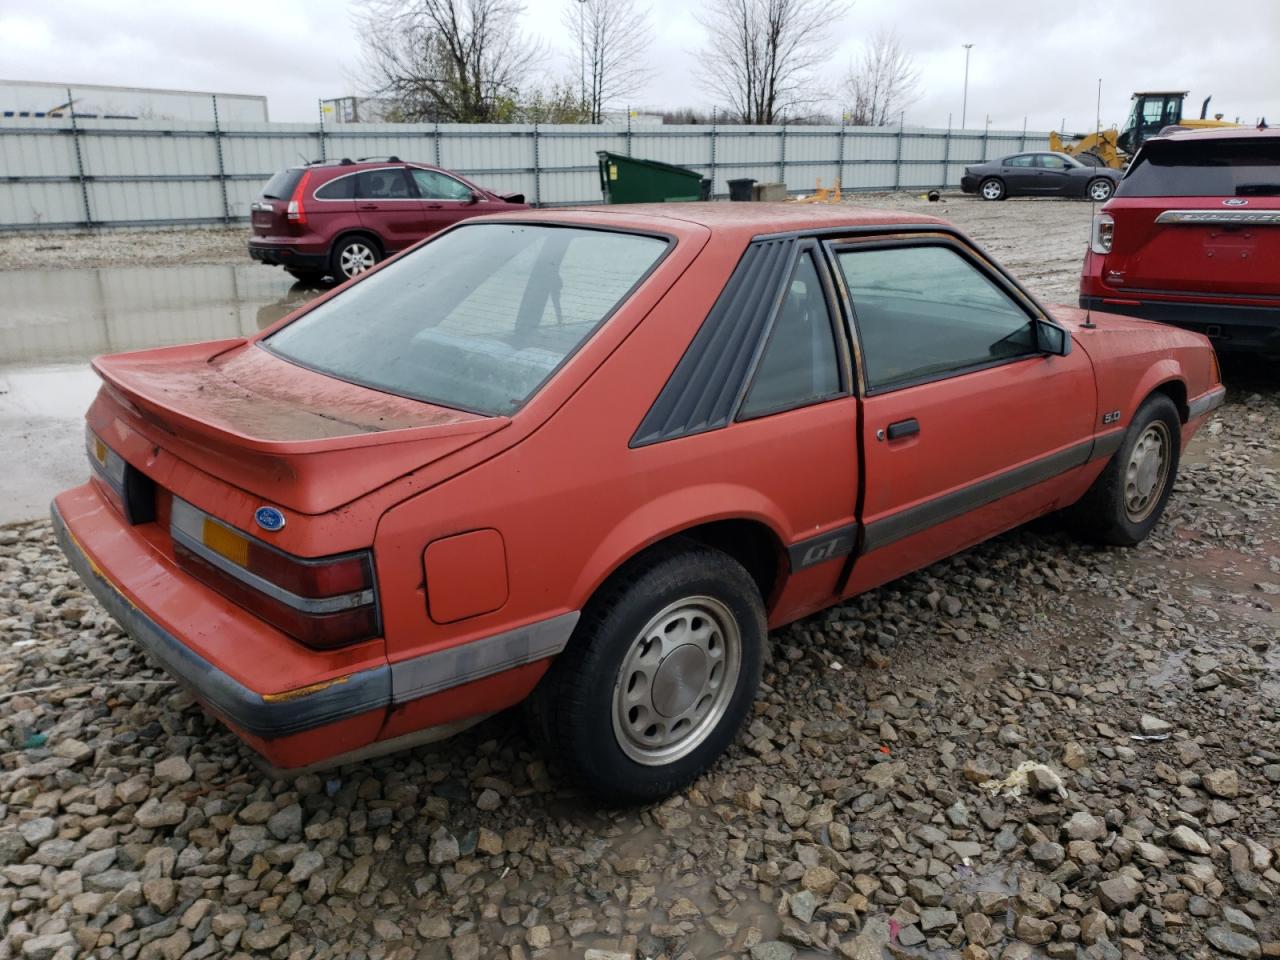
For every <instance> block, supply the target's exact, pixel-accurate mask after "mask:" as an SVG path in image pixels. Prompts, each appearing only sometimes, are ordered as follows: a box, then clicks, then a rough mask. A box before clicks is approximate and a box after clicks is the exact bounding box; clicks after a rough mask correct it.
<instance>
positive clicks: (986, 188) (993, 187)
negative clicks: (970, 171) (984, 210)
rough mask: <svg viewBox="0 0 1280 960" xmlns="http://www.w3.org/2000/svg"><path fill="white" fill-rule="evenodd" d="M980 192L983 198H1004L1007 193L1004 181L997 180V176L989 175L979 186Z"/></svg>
mask: <svg viewBox="0 0 1280 960" xmlns="http://www.w3.org/2000/svg"><path fill="white" fill-rule="evenodd" d="M978 193H979V194H980V195H981V196H982V199H983V200H1003V199H1004V194H1005V190H1004V181H1003V180H997V179H996V178H995V177H988V178H987V179H986V180H983V181H982V183H981V185H980V186H979V187H978Z"/></svg>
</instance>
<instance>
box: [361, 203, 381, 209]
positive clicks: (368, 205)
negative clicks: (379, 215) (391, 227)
mask: <svg viewBox="0 0 1280 960" xmlns="http://www.w3.org/2000/svg"><path fill="white" fill-rule="evenodd" d="M360 209H361V210H377V209H378V205H377V204H376V203H362V204H360Z"/></svg>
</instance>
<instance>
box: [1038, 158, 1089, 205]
mask: <svg viewBox="0 0 1280 960" xmlns="http://www.w3.org/2000/svg"><path fill="white" fill-rule="evenodd" d="M1078 192H1082V188H1080V187H1079V186H1078V185H1077V184H1076V182H1075V180H1074V178H1073V177H1072V176H1071V164H1070V163H1068V162H1067V161H1066V160H1064V159H1062V157H1059V156H1055V155H1054V154H1052V153H1037V154H1036V193H1041V194H1045V195H1046V196H1055V197H1069V196H1072V195H1073V194H1076V193H1078Z"/></svg>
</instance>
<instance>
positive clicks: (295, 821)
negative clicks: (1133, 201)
mask: <svg viewBox="0 0 1280 960" xmlns="http://www.w3.org/2000/svg"><path fill="white" fill-rule="evenodd" d="M893 202H895V203H898V204H907V203H916V202H918V201H912V200H907V199H898V200H895V201H893ZM920 205H921V206H922V207H925V206H926V205H925V204H923V203H921V204H920ZM927 206H928V207H929V208H931V212H932V210H933V209H938V208H939V207H941V208H942V210H943V211H944V215H949V216H951V217H952V218H953V219H955V220H956V221H957V222H959V223H960V225H961V226H963V227H965V228H967V229H969V230H970V231H972V232H973V234H974V235H975V236H976V237H977V239H979V240H980V241H983V242H986V243H987V245H988V248H989V249H990V250H991V251H992V252H993V253H994V254H995V255H996V256H998V257H999V258H1001V259H1002V260H1004V261H1005V262H1006V263H1009V264H1010V265H1012V266H1013V267H1014V269H1015V270H1017V269H1018V265H1019V260H1020V259H1024V258H1025V259H1026V260H1027V261H1030V260H1032V259H1033V258H1034V259H1036V260H1037V263H1036V264H1028V265H1029V266H1030V267H1032V268H1033V269H1030V270H1027V269H1024V270H1022V271H1020V272H1021V274H1022V276H1023V278H1024V279H1027V280H1029V281H1030V285H1031V286H1032V288H1033V289H1034V290H1036V291H1037V292H1038V293H1041V294H1043V295H1044V296H1045V297H1046V298H1048V299H1068V300H1069V299H1070V294H1071V293H1072V291H1073V288H1074V274H1073V271H1074V270H1075V269H1076V267H1075V262H1076V258H1077V257H1078V253H1079V247H1080V245H1081V244H1082V243H1083V231H1084V229H1085V228H1086V227H1087V221H1088V207H1087V205H1083V204H1066V203H1061V204H1060V203H1036V204H1027V203H1018V202H1009V203H1004V204H978V203H975V202H970V201H956V202H953V203H944V204H932V205H927ZM1066 234H1070V236H1065V235H1066ZM997 235H998V236H999V237H1003V238H1004V239H1003V240H1000V239H997ZM1059 235H1061V236H1063V238H1062V239H1060V240H1053V241H1049V240H1046V239H1045V238H1046V237H1048V236H1059ZM1010 238H1020V239H1010ZM1037 244H1039V246H1037ZM1049 244H1052V247H1050V248H1049V252H1046V247H1047V245H1049ZM1037 250H1039V251H1040V252H1039V253H1037V252H1036V251H1037ZM1040 261H1043V262H1040ZM1032 276H1034V277H1035V279H1034V280H1032V279H1031V278H1032ZM1068 280H1069V281H1070V282H1068ZM1229 377H1230V379H1231V382H1232V386H1233V388H1234V389H1233V394H1232V398H1231V402H1230V403H1229V404H1228V405H1227V406H1226V407H1225V408H1223V410H1222V411H1221V412H1220V413H1219V414H1218V415H1217V416H1216V417H1215V418H1214V420H1213V421H1212V422H1211V423H1210V424H1209V425H1208V427H1207V428H1206V429H1205V430H1203V431H1202V433H1201V436H1200V438H1198V439H1197V441H1196V443H1195V444H1194V445H1193V446H1192V447H1191V448H1190V449H1189V450H1188V452H1187V455H1186V458H1185V459H1184V464H1183V469H1182V472H1181V474H1180V477H1179V482H1178V485H1177V488H1176V490H1175V494H1174V497H1173V499H1172V501H1171V503H1170V508H1169V510H1168V512H1167V514H1166V516H1165V519H1164V521H1163V522H1162V523H1161V524H1160V526H1159V527H1158V528H1157V531H1156V533H1155V534H1154V535H1153V536H1152V538H1151V539H1150V540H1149V541H1148V542H1147V543H1145V544H1143V545H1142V546H1141V547H1139V548H1137V549H1135V550H1098V549H1093V548H1088V547H1083V546H1080V545H1078V544H1077V543H1076V542H1075V541H1073V540H1072V539H1071V538H1070V536H1069V535H1068V533H1067V532H1066V531H1064V530H1063V529H1061V527H1060V525H1059V524H1058V523H1057V522H1056V521H1053V520H1048V521H1043V522H1041V523H1038V524H1036V525H1034V526H1033V527H1031V528H1027V529H1022V530H1019V531H1015V532H1013V533H1011V534H1008V535H1006V536H1003V537H1001V538H998V539H997V540H994V541H992V542H990V543H987V544H985V545H983V546H981V547H978V548H975V549H973V550H970V551H968V552H966V553H964V554H962V555H960V556H958V557H955V558H952V559H950V560H947V561H944V562H942V563H939V564H936V565H934V566H932V567H930V568H928V569H927V570H925V571H922V572H921V573H918V574H915V575H912V576H910V577H907V578H905V579H903V580H900V581H898V582H896V583H894V584H891V585H889V586H888V587H885V588H882V589H880V590H877V591H874V592H872V593H870V594H867V595H865V596H863V597H860V598H858V599H857V600H856V601H855V602H852V603H849V604H846V605H844V606H842V607H839V608H836V609H833V610H830V611H828V612H826V613H824V614H822V615H819V616H815V617H813V618H810V619H808V620H806V621H803V622H801V623H799V624H796V625H793V626H792V627H790V628H787V629H785V630H782V631H778V632H777V633H775V634H774V635H773V637H772V644H771V662H770V664H769V665H768V667H767V668H766V671H765V683H764V687H763V689H762V692H761V696H760V699H759V702H758V704H757V707H756V711H755V714H754V716H753V717H752V718H751V720H750V721H749V722H748V726H747V728H746V729H745V730H744V731H743V733H742V735H741V736H740V737H739V739H738V742H737V744H736V745H735V746H734V747H733V748H732V749H731V750H730V752H729V754H728V755H727V756H726V758H725V759H724V760H723V761H722V762H721V763H720V764H718V765H717V766H716V767H715V768H714V769H713V770H712V771H711V772H710V773H709V774H707V775H706V776H705V777H703V778H702V779H701V780H700V781H699V782H698V783H696V784H695V785H694V786H693V787H691V788H690V789H688V790H686V791H685V792H684V793H682V794H681V795H679V796H677V797H674V798H672V799H671V800H669V801H667V802H665V803H663V804H661V805H659V806H656V807H652V808H647V809H641V810H608V809H599V808H598V807H596V806H594V805H592V804H591V803H590V802H588V801H587V800H585V799H583V798H579V797H577V796H575V795H573V794H572V793H569V792H567V791H566V790H565V789H564V788H563V786H562V785H561V783H560V781H559V780H558V779H557V777H556V771H555V769H554V767H551V768H549V767H548V765H547V764H546V763H544V761H543V760H542V758H541V757H540V756H539V755H538V754H537V752H536V750H535V748H534V746H533V745H532V742H531V741H530V739H529V738H528V737H527V736H526V733H525V726H524V724H523V723H522V721H521V718H520V716H519V715H508V716H501V717H497V718H494V719H492V720H490V721H488V722H486V723H484V724H482V725H481V726H479V727H477V728H475V729H474V730H472V731H470V732H468V733H467V734H465V735H463V736H462V737H459V738H457V739H455V740H453V741H450V742H447V743H445V744H439V745H434V746H432V747H429V748H422V749H419V750H416V751H413V752H409V753H405V754H401V755H398V756H394V757H390V758H386V759H384V760H381V761H377V762H373V763H369V764H363V765H359V766H354V767H349V768H344V769H342V770H340V771H336V772H333V773H329V774H322V775H319V776H314V775H308V776H303V777H301V778H299V779H297V780H295V781H293V782H272V781H268V780H265V779H264V778H263V777H262V776H261V775H260V774H259V772H258V771H257V769H256V768H255V767H254V765H253V763H252V762H251V760H250V758H249V755H248V753H247V751H246V750H245V749H244V748H242V747H240V746H239V745H238V744H237V742H236V740H235V739H234V738H233V737H232V736H231V735H230V734H228V733H227V732H225V731H224V730H223V729H222V728H220V727H219V726H218V725H217V724H216V723H214V722H212V721H210V720H208V719H207V718H206V717H205V716H204V715H203V713H202V712H201V711H200V710H199V708H197V707H196V706H195V705H194V704H193V703H192V701H191V699H190V697H189V696H187V695H186V694H184V693H182V692H180V691H179V690H177V689H176V688H174V687H173V686H172V685H171V684H169V683H168V682H167V681H166V680H165V678H164V675H163V673H161V672H160V671H159V670H157V669H155V668H154V667H153V666H152V665H151V664H150V663H149V662H148V661H146V660H145V659H144V658H143V657H142V656H141V655H140V654H138V653H137V652H136V650H135V648H134V646H133V645H132V644H131V643H130V642H129V641H128V640H127V639H126V638H125V637H123V636H122V635H121V633H120V631H119V629H118V628H117V627H116V626H115V625H114V624H113V623H112V621H111V620H110V619H109V618H108V617H107V616H106V615H105V614H104V613H103V612H102V611H101V609H100V608H98V606H97V605H96V604H95V603H94V601H93V600H92V599H91V597H90V596H89V595H88V594H87V592H85V591H84V590H83V589H82V588H81V587H80V585H79V583H78V582H77V580H76V579H75V577H74V575H72V574H71V573H70V572H69V571H68V569H67V567H66V566H65V564H64V563H63V562H62V560H61V558H60V556H59V554H58V552H57V550H56V549H55V547H54V545H53V541H52V537H51V534H50V530H49V527H48V525H47V524H46V523H35V524H26V525H20V526H11V527H8V528H0V691H3V692H0V929H4V930H5V935H4V939H3V940H0V958H2V957H7V956H22V957H28V958H40V960H49V958H69V957H73V956H77V955H80V956H94V957H116V956H121V957H126V958H133V957H141V958H153V957H155V958H172V960H176V958H181V957H188V958H197V957H212V956H223V955H241V956H248V955H257V956H270V957H275V958H286V957H288V958H291V960H292V958H297V960H310V958H326V957H335V958H336V957H353V958H366V957H367V958H371V960H377V958H384V957H387V958H396V960H409V958H428V960H430V958H440V960H446V958H447V960H478V958H482V957H483V958H490V957H497V958H504V960H528V958H532V957H547V958H552V960H561V958H584V960H623V958H628V960H630V958H635V957H650V958H659V957H661V958H666V960H695V958H697V960H701V958H718V957H728V956H735V957H736V956H746V955H750V956H751V957H752V958H753V960H791V958H793V957H797V956H798V957H801V958H807V957H819V956H833V955H834V956H839V957H845V958H849V960H881V958H883V957H889V956H895V957H928V958H931V960H941V958H949V960H954V958H961V960H984V958H1007V960H1028V958H1033V957H1036V958H1040V957H1052V958H1064V960H1065V958H1075V960H1078V958H1090V960H1093V958H1131V957H1132V958H1136V957H1179V958H1183V957H1196V958H1199V957H1213V956H1231V957H1240V958H1246V960H1247V958H1258V957H1264V956H1265V957H1280V900H1278V897H1280V810H1278V807H1280V786H1278V785H1280V642H1278V630H1280V613H1277V610H1276V607H1275V604H1276V603H1277V599H1276V598H1277V597H1278V596H1280V515H1278V514H1280V497H1277V493H1278V492H1280V491H1278V487H1280V481H1278V472H1277V471H1278V470H1280V458H1278V457H1277V454H1276V453H1275V451H1276V450H1277V449H1280V392H1278V391H1277V389H1276V385H1275V382H1274V380H1271V381H1268V380H1266V379H1265V378H1262V377H1260V376H1259V375H1258V374H1257V373H1255V372H1250V371H1234V370H1231V371H1229Z"/></svg>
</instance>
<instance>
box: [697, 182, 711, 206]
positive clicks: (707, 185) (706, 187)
mask: <svg viewBox="0 0 1280 960" xmlns="http://www.w3.org/2000/svg"><path fill="white" fill-rule="evenodd" d="M701 186H702V190H701V191H700V195H701V197H702V199H703V200H710V199H711V180H710V179H708V178H707V177H703V178H702V184H701Z"/></svg>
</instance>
